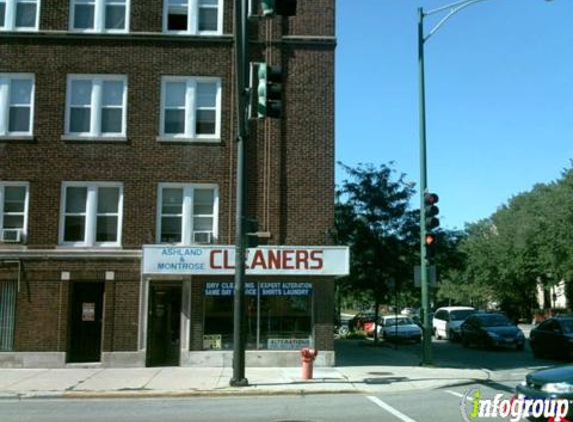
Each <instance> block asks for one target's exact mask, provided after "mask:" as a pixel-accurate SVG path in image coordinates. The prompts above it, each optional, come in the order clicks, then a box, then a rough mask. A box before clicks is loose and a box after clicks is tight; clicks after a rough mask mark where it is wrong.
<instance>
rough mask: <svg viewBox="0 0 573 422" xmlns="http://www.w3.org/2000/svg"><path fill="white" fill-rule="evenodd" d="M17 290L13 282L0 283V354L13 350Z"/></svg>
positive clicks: (15, 283)
mask: <svg viewBox="0 0 573 422" xmlns="http://www.w3.org/2000/svg"><path fill="white" fill-rule="evenodd" d="M17 288H18V283H17V282H15V281H8V282H0V352H9V351H11V350H12V349H13V348H14V327H15V325H16V292H17Z"/></svg>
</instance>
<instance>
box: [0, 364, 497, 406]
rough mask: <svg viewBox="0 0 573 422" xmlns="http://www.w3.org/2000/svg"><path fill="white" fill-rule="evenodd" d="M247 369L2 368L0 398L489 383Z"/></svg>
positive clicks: (422, 372) (382, 372)
mask: <svg viewBox="0 0 573 422" xmlns="http://www.w3.org/2000/svg"><path fill="white" fill-rule="evenodd" d="M300 373H301V370H300V368H247V369H246V377H247V378H248V380H249V386H248V387H240V388H237V387H230V386H229V380H230V379H231V376H232V368H180V367H169V368H137V369H117V368H66V369H1V370H0V398H46V397H53V398H58V397H62V398H104V397H105V398H110V397H118V398H120V397H187V396H189V397H191V396H223V395H278V394H325V393H374V394H375V393H380V392H390V391H392V392H396V391H406V390H413V389H432V388H439V387H445V386H450V385H456V384H464V383H468V382H475V381H486V380H488V379H489V374H488V373H487V372H486V371H482V370H463V369H452V368H422V367H417V366H414V367H412V366H400V367H397V366H347V367H337V368H318V369H317V368H315V370H314V379H313V380H307V381H305V380H301V378H300Z"/></svg>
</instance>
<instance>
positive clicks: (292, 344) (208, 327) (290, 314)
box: [203, 282, 312, 350]
mask: <svg viewBox="0 0 573 422" xmlns="http://www.w3.org/2000/svg"><path fill="white" fill-rule="evenodd" d="M245 293H246V313H247V325H246V330H247V349H248V350H257V349H258V350H299V349H300V348H302V347H306V346H309V345H310V343H311V338H312V284H311V283H298V282H297V283H246V289H245ZM203 348H204V349H223V350H228V349H232V348H233V283H207V284H206V285H205V322H204V338H203Z"/></svg>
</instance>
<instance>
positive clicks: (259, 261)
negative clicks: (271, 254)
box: [250, 249, 267, 270]
mask: <svg viewBox="0 0 573 422" xmlns="http://www.w3.org/2000/svg"><path fill="white" fill-rule="evenodd" d="M257 267H261V268H262V269H263V270H266V269H267V263H266V262H265V256H264V255H263V251H261V250H260V249H257V250H256V251H255V256H254V257H253V262H251V267H250V268H257Z"/></svg>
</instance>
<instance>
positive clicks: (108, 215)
mask: <svg viewBox="0 0 573 422" xmlns="http://www.w3.org/2000/svg"><path fill="white" fill-rule="evenodd" d="M122 209H123V187H122V186H121V184H118V183H97V184H86V183H78V182H68V183H64V185H63V187H62V205H61V210H62V213H61V219H60V244H62V245H69V246H121V225H122Z"/></svg>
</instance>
